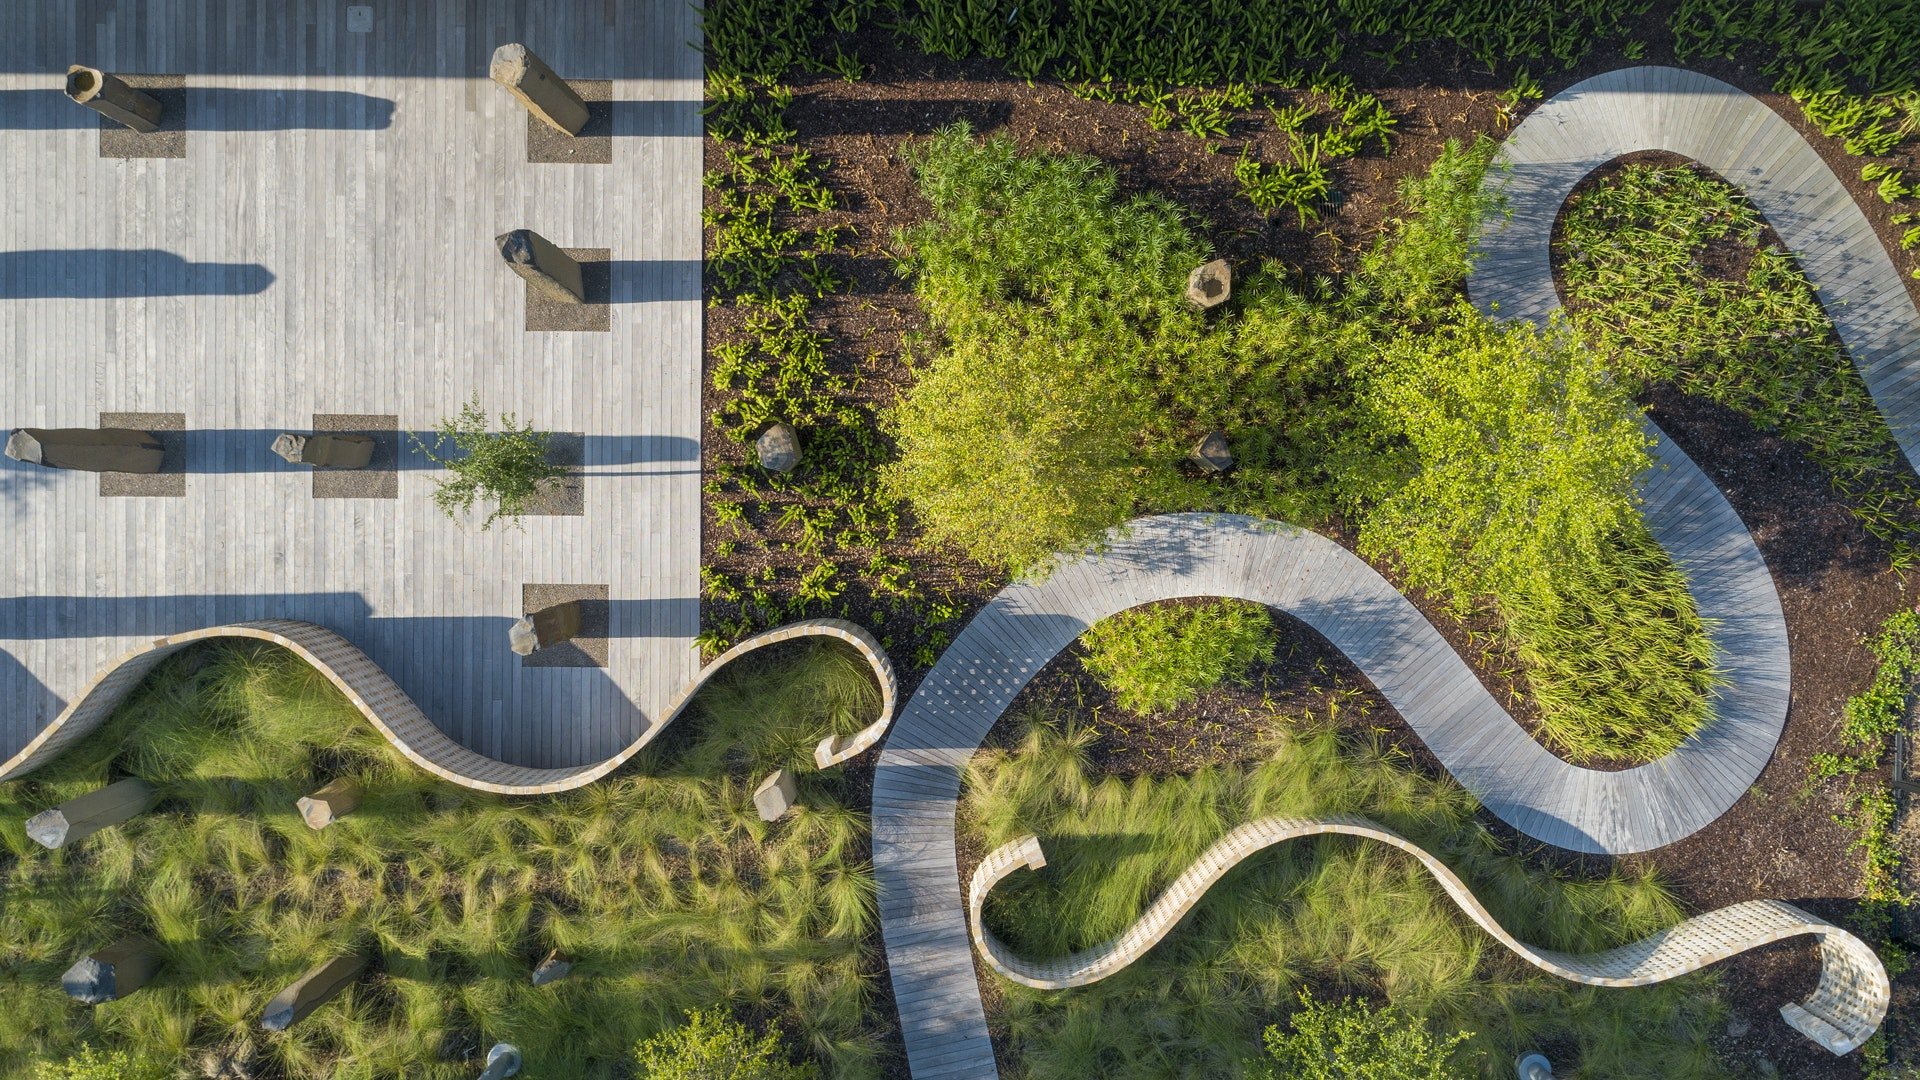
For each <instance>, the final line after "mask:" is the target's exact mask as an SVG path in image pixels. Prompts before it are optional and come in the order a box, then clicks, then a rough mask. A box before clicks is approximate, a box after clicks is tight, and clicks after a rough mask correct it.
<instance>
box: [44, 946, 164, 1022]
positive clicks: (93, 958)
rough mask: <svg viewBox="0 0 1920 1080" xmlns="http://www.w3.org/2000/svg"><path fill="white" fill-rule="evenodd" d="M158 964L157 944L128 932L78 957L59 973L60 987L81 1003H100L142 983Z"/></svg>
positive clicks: (143, 984)
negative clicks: (71, 964)
mask: <svg viewBox="0 0 1920 1080" xmlns="http://www.w3.org/2000/svg"><path fill="white" fill-rule="evenodd" d="M159 968H160V950H159V946H157V945H155V944H154V943H153V942H152V941H149V940H148V939H146V938H144V937H141V936H139V935H138V934H132V935H129V936H127V937H123V938H121V939H120V940H119V941H116V942H114V943H113V944H111V945H108V946H107V947H106V948H104V949H100V950H99V951H97V952H94V953H93V954H91V955H89V956H83V957H81V958H80V959H79V961H77V962H76V963H75V964H74V965H73V966H72V967H70V968H68V969H67V971H66V974H64V975H62V976H60V988H61V989H63V990H65V991H66V992H67V996H68V997H70V998H72V999H73V1000H75V1001H78V1002H80V1003H81V1004H83V1005H103V1004H105V1003H107V1002H109V1001H118V1000H119V999H121V998H123V997H126V996H127V995H128V994H131V993H133V992H134V991H135V990H138V989H140V988H141V987H142V986H145V985H146V984H147V980H148V979H150V978H152V977H153V973H154V972H155V971H157V970H159Z"/></svg>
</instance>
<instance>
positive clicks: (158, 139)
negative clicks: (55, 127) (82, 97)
mask: <svg viewBox="0 0 1920 1080" xmlns="http://www.w3.org/2000/svg"><path fill="white" fill-rule="evenodd" d="M120 81H122V82H124V83H126V84H127V85H128V86H131V87H133V88H134V89H135V90H138V91H140V92H141V93H143V94H146V95H147V96H148V97H151V98H153V99H154V100H155V101H158V102H159V103H160V130H159V131H145V132H142V131H135V130H133V129H132V128H130V127H127V126H126V125H125V124H122V123H119V122H117V121H114V120H109V119H107V118H106V117H104V116H102V117H99V118H98V119H99V121H100V156H101V157H103V158H183V157H186V156H187V78H186V76H184V75H121V76H120ZM74 107H75V108H80V106H77V105H76V106H74Z"/></svg>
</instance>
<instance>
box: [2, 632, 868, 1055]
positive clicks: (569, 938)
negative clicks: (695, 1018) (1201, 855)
mask: <svg viewBox="0 0 1920 1080" xmlns="http://www.w3.org/2000/svg"><path fill="white" fill-rule="evenodd" d="M877 706H878V692H877V689H876V688H875V686H874V684H873V679H872V675H871V673H870V672H869V670H868V668H867V666H866V664H865V663H864V661H862V660H861V659H860V658H859V657H858V656H857V655H855V654H853V653H852V652H851V650H846V649H841V648H838V647H835V646H833V645H829V644H825V643H821V642H808V643H803V644H794V645H780V646H774V647H772V648H770V649H769V650H767V651H766V652H765V653H756V654H754V656H752V657H749V658H746V659H745V660H743V661H742V662H741V666H739V667H737V668H730V669H729V670H727V671H725V672H723V673H721V674H720V675H718V676H716V677H715V679H714V680H713V681H712V682H711V683H709V684H708V685H707V686H705V687H703V688H702V689H701V691H700V692H699V694H698V696H697V697H696V698H695V704H694V708H692V709H690V710H689V711H688V713H687V714H686V715H685V716H683V717H682V718H681V719H680V720H679V721H678V723H677V724H676V725H675V728H674V730H672V731H670V732H668V733H667V734H666V735H665V736H663V737H662V739H661V740H659V741H658V742H656V743H655V744H653V745H652V746H650V747H649V748H648V749H647V750H645V751H643V752H642V753H641V754H639V755H638V756H637V757H636V758H635V760H634V762H633V763H632V764H631V765H629V766H628V767H626V768H624V769H622V770H621V771H620V773H619V774H618V775H615V776H613V777H609V778H607V779H604V780H601V781H598V782H596V783H594V784H592V785H590V786H588V787H586V788H583V789H581V790H578V791H574V792H568V793H565V794H560V795H550V796H539V797H534V798H524V799H517V798H503V797H499V796H494V795H488V794H484V793H480V792H474V791H469V790H467V789H464V788H458V787H455V786H453V785H450V784H447V783H445V782H443V781H440V780H438V779H436V778H433V777H430V776H428V775H426V774H424V773H422V772H421V771H420V770H419V769H418V768H417V767H415V766H414V765H413V764H412V763H410V762H408V761H406V760H405V759H404V758H402V757H401V756H400V754H399V753H398V752H397V751H395V750H393V749H392V748H391V747H390V746H389V745H388V744H387V743H386V742H385V741H384V740H383V739H382V738H380V736H379V735H378V734H376V733H375V732H374V731H373V729H372V728H371V727H369V726H368V725H367V724H366V723H365V721H364V720H363V719H362V718H361V717H360V715H359V714H358V712H356V711H355V710H354V708H353V707H352V705H351V704H349V703H348V702H347V701H346V699H345V698H344V697H342V696H341V695H340V693H339V692H338V691H337V690H335V689H334V688H333V687H332V686H331V685H330V684H329V683H327V682H326V681H325V679H324V678H323V677H322V676H321V675H320V674H319V673H318V672H317V671H315V670H313V669H312V668H310V667H308V666H306V665H305V664H303V663H301V662H300V661H299V660H298V659H297V658H296V657H294V656H293V655H292V654H291V653H287V652H284V651H281V650H277V649H273V648H269V647H265V646H251V645H217V646H201V647H200V649H199V650H198V651H194V652H188V653H185V654H182V656H181V657H179V658H177V659H174V660H170V661H169V662H167V663H166V664H165V665H163V666H162V667H161V668H160V669H159V670H158V671H156V673H155V674H154V675H152V676H151V677H150V678H149V680H148V681H147V683H146V684H145V685H144V686H143V687H142V688H141V689H140V690H138V691H136V692H135V693H134V695H133V696H132V697H130V698H129V699H128V701H127V703H126V704H125V705H123V706H122V707H121V708H120V709H119V710H118V711H117V712H116V714H115V717H114V719H113V720H112V721H111V722H110V723H109V724H108V725H107V726H106V727H105V728H103V729H102V730H101V731H99V732H98V733H96V734H95V735H93V736H91V737H90V738H89V739H87V740H86V741H84V742H83V743H81V744H80V745H78V746H76V747H74V748H72V749H70V750H68V751H67V753H66V754H65V755H64V756H63V757H62V758H61V759H60V760H58V761H56V762H54V763H53V764H51V765H49V766H47V767H46V768H43V769H41V770H39V771H38V772H36V773H34V774H32V775H31V776H29V777H27V778H24V779H21V780H16V781H12V782H10V783H7V784H5V785H0V840H3V841H4V849H0V896H4V898H5V903H4V905H0V1074H4V1075H6V1076H9V1077H16V1076H18V1077H27V1076H31V1075H33V1072H34V1065H35V1062H37V1061H49V1060H52V1061H58V1060H61V1059H63V1058H66V1057H68V1056H69V1055H71V1054H72V1053H74V1051H75V1050H76V1048H77V1046H78V1045H79V1044H80V1043H82V1042H87V1043H91V1044H92V1045H93V1046H95V1047H96V1048H112V1049H116V1050H126V1051H129V1052H132V1053H134V1054H136V1055H138V1056H139V1057H141V1058H143V1059H145V1060H147V1061H151V1062H153V1063H156V1064H158V1065H160V1066H162V1067H164V1068H165V1069H167V1070H169V1071H168V1072H167V1073H166V1075H169V1076H171V1075H175V1072H173V1071H172V1070H179V1072H178V1075H181V1076H193V1077H203V1076H204V1077H207V1078H210V1080H242V1078H257V1080H305V1078H315V1080H317V1078H321V1077H328V1078H337V1077H366V1078H374V1077H395V1076H408V1077H425V1078H445V1080H452V1078H455V1077H460V1078H466V1077H471V1076H473V1075H475V1074H476V1073H477V1072H478V1071H479V1070H480V1068H481V1061H482V1058H483V1057H484V1055H485V1054H486V1051H487V1048H488V1047H489V1046H491V1045H492V1044H493V1043H494V1042H496V1041H508V1042H511V1043H513V1044H515V1045H517V1046H518V1047H519V1048H520V1049H521V1050H522V1052H523V1053H524V1055H525V1058H526V1061H527V1067H528V1069H527V1071H528V1073H529V1075H535V1076H555V1077H558V1076H566V1077H581V1078H589V1077H599V1078H626V1077H630V1076H632V1075H634V1068H635V1065H634V1060H633V1048H634V1044H635V1043H636V1042H637V1041H639V1040H640V1039H642V1038H645V1037H648V1036H651V1035H653V1034H655V1033H657V1032H660V1031H662V1030H666V1029H670V1028H674V1027H677V1026H678V1025H680V1024H681V1023H683V1022H684V1019H685V1014H686V1013H687V1012H689V1011H691V1010H696V1009H707V1008H718V1009H721V1010H723V1011H726V1012H731V1013H733V1014H734V1015H735V1016H737V1017H739V1018H740V1019H742V1020H744V1021H746V1022H748V1023H749V1024H751V1025H753V1026H754V1027H755V1028H756V1029H758V1028H761V1027H762V1026H763V1025H767V1024H772V1023H777V1024H778V1025H779V1026H780V1027H781V1029H782V1031H783V1034H784V1046H785V1051H786V1052H788V1053H790V1054H792V1055H793V1056H794V1057H795V1058H796V1059H799V1060H806V1061H813V1062H817V1063H819V1064H820V1065H822V1066H823V1067H825V1068H826V1069H828V1070H829V1071H831V1072H833V1073H836V1074H840V1075H848V1076H867V1077H873V1076H881V1075H886V1074H887V1073H888V1072H889V1071H890V1070H895V1069H896V1066H895V1062H896V1060H897V1059H898V1058H899V1057H900V1053H899V1048H898V1044H897V1035H896V1034H895V1029H894V1027H893V1024H892V1016H893V1012H892V1009H891V1002H890V994H889V992H888V991H887V989H886V986H885V982H886V980H885V975H884V970H883V969H882V968H880V967H879V956H880V950H879V942H878V926H877V923H876V920H875V917H874V897H873V878H872V872H871V867H870V864H869V862H868V831H867V814H866V809H865V808H866V804H867V802H868V797H867V794H866V787H867V780H866V778H865V777H864V776H854V775H851V774H850V773H848V772H846V771H835V772H830V773H817V772H814V771H812V769H811V750H812V746H813V744H814V743H815V742H816V741H817V740H818V739H819V737H820V736H821V735H822V734H823V733H824V732H825V731H827V730H829V729H831V730H833V731H835V732H837V733H841V734H846V733H850V732H852V731H854V730H857V729H858V728H859V727H860V726H862V725H863V724H865V723H870V722H871V720H872V715H873V711H874V710H875V709H876V708H877ZM775 766H781V767H786V768H790V769H795V770H796V771H798V772H799V774H800V775H799V786H800V791H801V805H800V806H799V807H798V808H797V809H796V810H795V811H794V812H793V813H792V814H790V815H789V816H788V817H787V818H785V819H783V820H781V821H779V822H776V823H774V824H771V825H769V824H765V823H763V822H761V821H760V819H759V817H758V816H757V814H756V813H755V812H754V808H753V805H752V798H751V793H752V790H753V787H754V784H755V783H756V782H757V781H758V780H759V778H760V777H762V776H764V775H765V774H766V773H767V772H768V771H770V770H771V769H772V768H774V767H775ZM127 775H134V776H138V777H141V778H142V779H145V780H147V781H149V782H150V783H152V784H153V785H154V786H155V787H156V788H157V789H158V790H159V792H160V795H161V801H160V802H159V804H158V805H157V806H156V807H155V809H153V810H152V811H150V812H148V813H146V814H144V815H141V816H140V817H138V818H135V819H134V820H132V821H130V822H128V823H126V824H124V825H121V826H119V827H116V828H112V829H108V830H105V831H103V832H101V833H100V834H97V835H96V836H93V837H90V838H88V839H86V840H84V841H81V842H79V843H78V844H76V845H74V846H73V847H72V848H70V849H64V850H61V851H57V852H49V851H46V850H44V849H42V848H40V847H39V845H37V844H35V843H33V842H31V841H29V840H28V839H27V837H26V835H25V832H24V829H23V824H24V822H25V821H26V819H27V818H28V817H29V816H31V815H32V814H34V813H36V812H38V811H39V810H42V809H44V808H46V807H47V806H49V805H53V804H55V803H57V802H59V801H61V800H62V799H64V798H69V797H72V796H74V795H77V794H80V793H82V792H85V791H89V790H92V789H94V788H96V787H98V786H99V785H100V784H102V783H103V782H105V781H107V780H109V779H117V778H121V777H124V776H127ZM336 776H350V777H353V778H355V779H356V780H358V781H359V782H360V783H361V785H362V786H363V788H364V790H365V792H366V795H365V798H364V799H363V801H362V802H361V804H360V805H359V807H358V808H357V809H355V810H354V811H352V812H351V813H349V814H347V815H346V816H344V817H342V818H341V819H340V820H338V821H336V822H335V823H333V824H332V825H330V826H329V827H327V828H326V829H324V830H321V831H318V832H316V831H313V830H310V829H309V828H308V827H307V825H306V824H305V823H304V822H303V821H302V820H301V819H300V817H299V815H298V814H297V813H296V811H295V807H294V803H295V800H296V799H297V798H298V797H299V796H301V795H304V794H307V793H309V792H311V791H313V790H314V789H315V788H316V787H318V786H319V785H320V784H321V783H323V782H325V781H326V780H328V779H331V778H333V777H336ZM126 933H140V934H144V935H146V936H148V937H150V938H152V939H153V940H155V941H157V942H158V943H159V947H160V949H159V951H160V954H161V956H162V966H161V967H160V969H159V971H158V973H157V974H156V975H155V977H154V978H153V980H152V981H151V982H149V983H148V984H147V985H146V986H145V987H143V988H141V989H140V990H138V991H137V992H135V993H132V994H130V995H128V996H127V997H125V998H123V999H121V1000H118V1001H114V1002H109V1003H107V1004H104V1005H100V1006H97V1007H94V1008H92V1009H89V1008H87V1007H85V1006H82V1005H78V1004H76V1003H73V1002H71V1001H69V1000H68V999H67V998H66V996H65V994H64V993H63V992H62V991H61V988H60V973H61V972H62V971H64V970H65V969H66V968H67V967H68V965H70V964H72V963H73V962H74V961H75V960H77V959H78V958H79V957H81V956H83V955H85V954H86V953H88V952H90V951H92V950H93V949H96V948H99V947H100V946H102V945H105V944H106V943H108V942H110V941H112V940H114V939H116V938H118V937H119V936H121V935H122V934H126ZM356 948H357V949H360V950H364V951H365V952H366V954H367V955H368V956H369V958H370V963H369V968H368V973H367V975H365V976H364V977H363V978H361V979H360V980H359V981H358V982H357V983H356V984H355V985H354V986H352V987H351V988H349V989H348V990H347V991H345V992H344V993H343V994H342V996H341V997H340V998H339V999H337V1000H335V1001H333V1002H330V1003H328V1004H327V1005H324V1006H322V1007H321V1008H320V1009H319V1010H317V1011H316V1012H315V1013H313V1014H312V1015H311V1016H309V1017H308V1018H306V1019H305V1020H303V1021H302V1022H300V1023H298V1024H296V1025H295V1026H294V1027H292V1028H291V1029H290V1030H289V1031H287V1032H285V1033H268V1032H263V1031H262V1030H261V1029H260V1027H259V1021H260V1016H261V1013H262V1011H263V1009H264V1008H265V1006H266V1003H267V1001H268V999H269V998H271V997H272V996H273V995H274V994H275V993H277V992H278V991H279V990H280V989H281V988H282V987H283V986H285V985H287V984H288V983H290V982H292V981H293V980H294V979H296V978H298V977H299V976H300V975H301V974H302V973H304V972H305V971H307V970H308V969H310V968H312V967H313V966H315V965H316V964H318V963H321V962H323V961H325V960H327V959H330V958H331V957H333V956H336V955H339V954H340V953H342V952H345V951H347V950H350V949H356ZM549 950H558V951H559V952H560V953H561V954H562V955H563V956H565V957H567V958H568V959H570V960H571V961H572V962H573V965H574V968H573V972H572V973H571V974H570V975H568V976H567V977H565V978H562V979H560V980H559V981H557V982H553V983H550V984H548V985H546V986H541V987H536V986H533V985H532V984H531V982H530V973H531V971H532V969H533V966H534V965H535V964H536V963H538V962H539V961H540V959H541V957H542V956H544V955H545V954H546V953H547V952H548V951H549Z"/></svg>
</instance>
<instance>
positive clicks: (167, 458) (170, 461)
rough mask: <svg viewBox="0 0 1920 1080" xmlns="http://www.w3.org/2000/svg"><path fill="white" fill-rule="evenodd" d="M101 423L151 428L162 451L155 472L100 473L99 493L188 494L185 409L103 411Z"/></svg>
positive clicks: (170, 496)
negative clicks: (157, 470)
mask: <svg viewBox="0 0 1920 1080" xmlns="http://www.w3.org/2000/svg"><path fill="white" fill-rule="evenodd" d="M100 426H101V427H103V428H132V429H133V430H135V431H150V432H152V433H153V434H154V435H155V436H157V437H158V438H159V440H160V447H161V451H162V456H161V459H160V471H159V472H157V473H124V472H103V473H101V474H99V475H100V494H101V496H102V497H105V498H150V499H151V498H158V499H178V498H182V497H184V496H185V495H186V494H187V414H186V413H177V412H103V413H101V414H100Z"/></svg>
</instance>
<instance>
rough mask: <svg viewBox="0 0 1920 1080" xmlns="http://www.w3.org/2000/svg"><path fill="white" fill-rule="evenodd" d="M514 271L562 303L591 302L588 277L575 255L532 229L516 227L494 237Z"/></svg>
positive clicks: (501, 252) (503, 257) (528, 282)
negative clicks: (586, 277)
mask: <svg viewBox="0 0 1920 1080" xmlns="http://www.w3.org/2000/svg"><path fill="white" fill-rule="evenodd" d="M493 242H494V244H495V246H497V247H498V248H499V249H500V257H501V258H502V259H505V260H506V262H507V266H508V267H510V268H512V270H513V272H514V273H516V274H519V275H520V276H521V277H522V278H524V279H526V282H527V284H529V285H531V286H533V287H534V288H535V289H536V290H538V291H539V292H540V294H541V295H542V296H545V297H547V298H548V299H549V300H553V301H555V302H556V303H561V304H584V303H586V302H587V285H586V279H585V277H584V276H583V275H582V274H581V271H580V264H579V263H578V262H576V261H575V260H574V258H573V256H571V255H568V254H567V253H566V252H564V251H561V250H560V249H559V248H558V247H557V246H555V245H554V243H553V242H552V241H551V240H548V239H547V238H546V237H544V236H541V235H540V234H539V233H537V232H534V231H533V230H532V229H515V230H513V231H512V232H508V233H501V234H500V235H499V236H496V237H494V238H493Z"/></svg>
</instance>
